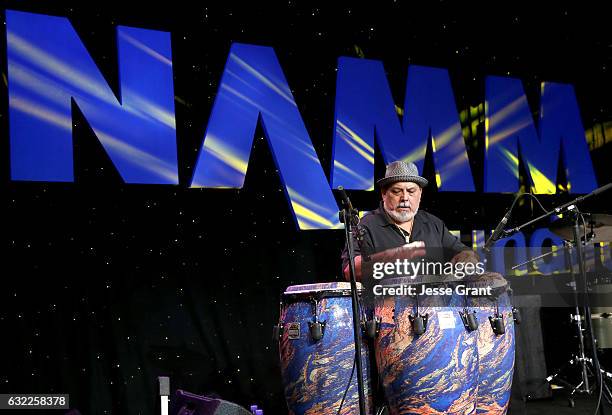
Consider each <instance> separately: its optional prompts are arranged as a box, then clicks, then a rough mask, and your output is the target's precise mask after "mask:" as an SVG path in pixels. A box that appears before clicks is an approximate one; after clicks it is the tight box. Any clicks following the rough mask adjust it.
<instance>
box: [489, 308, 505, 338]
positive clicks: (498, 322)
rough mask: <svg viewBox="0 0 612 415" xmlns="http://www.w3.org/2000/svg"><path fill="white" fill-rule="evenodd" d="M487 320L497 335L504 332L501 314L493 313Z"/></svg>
mask: <svg viewBox="0 0 612 415" xmlns="http://www.w3.org/2000/svg"><path fill="white" fill-rule="evenodd" d="M489 322H490V323H491V328H492V329H493V333H495V334H496V335H497V336H499V335H502V334H504V333H505V332H506V327H505V326H504V317H503V314H502V315H500V314H497V313H495V315H494V316H489Z"/></svg>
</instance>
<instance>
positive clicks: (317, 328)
mask: <svg viewBox="0 0 612 415" xmlns="http://www.w3.org/2000/svg"><path fill="white" fill-rule="evenodd" d="M326 323H327V322H326V321H309V322H308V328H309V329H310V337H312V339H313V340H314V341H319V340H321V339H322V338H323V334H325V324H326Z"/></svg>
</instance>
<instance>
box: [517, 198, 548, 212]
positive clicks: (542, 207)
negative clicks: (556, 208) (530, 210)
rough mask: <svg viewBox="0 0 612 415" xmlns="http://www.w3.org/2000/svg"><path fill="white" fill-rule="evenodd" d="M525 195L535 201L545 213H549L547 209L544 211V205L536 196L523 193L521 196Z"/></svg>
mask: <svg viewBox="0 0 612 415" xmlns="http://www.w3.org/2000/svg"><path fill="white" fill-rule="evenodd" d="M523 195H527V196H529V197H531V198H532V199H535V201H536V202H538V205H540V208H541V209H542V210H543V211H544V213H548V211H547V210H546V209H544V206H542V203H540V199H538V198H537V197H536V196H535V195H534V194H531V193H523V194H521V196H523Z"/></svg>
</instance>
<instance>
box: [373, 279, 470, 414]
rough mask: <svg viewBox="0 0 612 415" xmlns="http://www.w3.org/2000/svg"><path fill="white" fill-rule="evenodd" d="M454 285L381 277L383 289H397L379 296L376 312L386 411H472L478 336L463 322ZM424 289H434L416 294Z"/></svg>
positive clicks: (443, 281) (446, 281)
mask: <svg viewBox="0 0 612 415" xmlns="http://www.w3.org/2000/svg"><path fill="white" fill-rule="evenodd" d="M457 284H458V282H457V279H456V278H454V277H453V276H447V277H443V276H420V277H417V278H415V279H411V278H408V277H406V278H404V277H401V278H391V279H388V280H384V281H381V284H380V286H381V287H384V288H394V289H395V290H396V291H395V293H394V294H391V295H377V296H376V299H375V311H374V313H375V316H377V318H378V319H380V332H379V335H378V337H377V338H376V341H375V348H376V351H375V352H376V361H377V366H378V373H379V377H380V379H381V381H382V384H383V387H384V391H385V394H386V400H387V404H388V406H389V412H390V414H392V415H399V414H402V415H403V414H457V415H458V414H461V415H469V414H475V413H476V402H477V393H478V353H477V340H478V337H477V333H476V332H470V331H468V330H466V328H465V326H464V325H463V322H462V320H461V316H460V314H459V311H460V310H461V309H462V308H461V302H462V301H463V298H462V296H461V295H458V294H457V293H456V290H455V287H456V285H457ZM402 287H405V288H404V289H402ZM407 287H412V290H414V293H415V295H410V294H409V292H406V291H407V289H408V288H407ZM428 289H429V290H430V292H431V291H434V290H435V291H434V292H435V293H430V294H420V293H421V292H428ZM397 290H402V291H399V293H398V291H397ZM440 290H443V293H442V294H440ZM376 294H380V290H378V292H376ZM387 294H388V293H387ZM417 315H421V316H426V318H427V324H426V326H425V330H424V332H423V333H422V334H418V333H417V332H415V330H414V328H413V325H412V323H411V320H412V319H413V318H414V317H415V316H417Z"/></svg>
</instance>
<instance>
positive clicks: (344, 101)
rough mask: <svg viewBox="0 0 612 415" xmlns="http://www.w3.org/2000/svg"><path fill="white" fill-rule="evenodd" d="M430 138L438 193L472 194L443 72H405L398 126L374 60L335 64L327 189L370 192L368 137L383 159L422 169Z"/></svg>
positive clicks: (382, 74) (371, 170) (386, 86)
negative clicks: (329, 175)
mask: <svg viewBox="0 0 612 415" xmlns="http://www.w3.org/2000/svg"><path fill="white" fill-rule="evenodd" d="M430 135H431V143H432V149H433V161H434V168H435V171H436V184H437V186H438V189H439V190H441V191H465V192H473V191H474V182H473V179H472V172H471V170H470V165H469V161H468V156H467V151H466V148H465V142H464V140H463V135H462V133H461V125H460V123H459V116H458V113H457V107H456V104H455V98H454V95H453V90H452V87H451V83H450V79H449V76H448V72H447V71H446V69H439V68H429V67H424V66H415V65H412V66H410V67H409V68H408V79H407V83H406V97H405V102H404V116H403V122H402V123H401V124H400V121H399V118H398V116H397V114H396V110H395V104H394V101H393V97H392V95H391V90H390V87H389V83H388V81H387V77H386V75H385V71H384V68H383V65H382V62H380V61H374V60H367V59H355V58H347V57H342V58H340V59H339V61H338V78H337V86H336V113H335V117H334V140H333V146H334V147H333V160H332V174H331V182H332V187H336V186H340V185H341V186H344V187H345V188H347V189H358V190H373V188H374V139H375V137H376V139H377V143H378V145H379V147H380V150H381V153H382V157H383V160H384V162H385V164H388V163H390V162H392V161H395V160H405V161H411V162H414V163H416V164H417V166H418V167H419V169H421V170H422V168H423V161H424V159H425V153H426V150H427V140H428V139H429V137H430Z"/></svg>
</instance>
